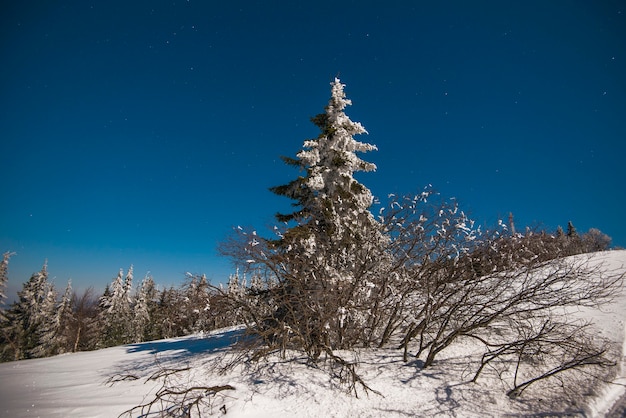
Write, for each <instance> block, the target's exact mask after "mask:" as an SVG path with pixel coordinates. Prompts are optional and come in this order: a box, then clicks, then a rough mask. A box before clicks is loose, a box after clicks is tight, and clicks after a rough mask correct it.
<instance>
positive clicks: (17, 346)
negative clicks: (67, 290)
mask: <svg viewBox="0 0 626 418" xmlns="http://www.w3.org/2000/svg"><path fill="white" fill-rule="evenodd" d="M17 295H18V300H17V301H16V302H15V303H14V304H13V305H12V306H11V309H9V310H8V311H7V313H6V315H7V321H5V325H4V326H3V337H4V339H5V344H4V347H3V359H6V360H8V359H13V360H20V359H25V358H34V357H41V356H44V355H47V354H48V353H49V352H50V351H51V350H52V348H51V342H50V341H49V340H48V337H49V335H50V329H51V328H53V325H52V322H53V320H54V313H55V311H54V309H55V300H56V292H55V291H54V288H53V287H52V285H51V284H50V283H48V265H47V262H46V263H44V265H43V267H42V268H41V270H40V271H39V272H37V273H34V274H33V275H32V276H31V278H30V279H29V280H28V282H26V283H25V284H24V285H23V287H22V290H21V291H19V292H18V293H17Z"/></svg>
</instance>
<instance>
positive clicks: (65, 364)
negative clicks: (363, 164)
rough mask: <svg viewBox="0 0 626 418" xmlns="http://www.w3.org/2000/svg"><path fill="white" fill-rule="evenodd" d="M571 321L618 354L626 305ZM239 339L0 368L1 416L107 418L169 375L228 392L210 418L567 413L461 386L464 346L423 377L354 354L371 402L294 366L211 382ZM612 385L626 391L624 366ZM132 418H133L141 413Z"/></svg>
mask: <svg viewBox="0 0 626 418" xmlns="http://www.w3.org/2000/svg"><path fill="white" fill-rule="evenodd" d="M594 260H596V261H598V262H602V263H604V265H605V267H606V268H607V269H612V270H620V271H625V270H626V251H612V252H606V253H600V254H597V255H595V256H594ZM579 314H580V315H583V316H585V317H590V318H593V319H594V320H595V321H596V323H597V326H598V329H599V332H601V333H602V334H603V335H605V336H608V337H610V338H611V339H612V340H614V341H616V342H617V343H619V344H621V345H622V353H623V354H626V345H624V338H625V333H624V321H625V319H626V295H622V296H621V297H620V298H618V299H617V300H616V301H615V302H614V303H612V304H611V305H609V306H604V307H602V309H600V310H593V311H592V310H587V311H584V312H580V313H579ZM240 334H241V331H240V330H238V329H224V330H219V331H215V332H213V333H211V334H208V335H194V336H189V337H184V338H177V339H169V340H161V341H153V342H147V343H142V344H132V345H126V346H120V347H113V348H108V349H104V350H98V351H93V352H84V353H75V354H67V355H61V356H57V357H52V358H46V359H37V360H24V361H19V362H13V363H4V364H0V416H6V417H116V416H118V415H120V414H121V413H123V412H124V411H126V410H128V409H130V408H132V407H133V406H136V405H139V404H142V403H145V402H147V401H150V400H151V399H153V396H154V394H155V393H156V391H158V390H159V388H160V387H161V383H162V379H154V380H151V379H150V377H151V376H154V374H155V373H157V372H159V371H162V370H166V369H172V368H178V369H186V370H183V371H181V372H179V373H177V374H176V375H172V376H170V377H169V379H170V381H171V382H174V383H178V384H180V385H181V386H185V387H191V386H194V385H197V386H224V385H231V386H232V387H233V388H234V389H232V390H223V391H220V392H218V394H217V395H215V396H212V397H208V398H207V399H212V403H213V405H212V406H213V408H212V412H213V414H214V415H215V416H221V415H223V414H224V412H226V414H227V416H230V417H272V418H276V417H295V416H297V417H299V418H305V417H407V416H416V417H432V416H439V417H447V416H450V417H453V416H454V417H515V416H517V417H521V416H529V415H533V416H562V415H564V413H565V412H566V411H567V410H568V409H567V406H564V405H563V404H562V403H561V404H550V403H548V402H547V401H543V400H542V399H541V396H540V394H539V395H538V394H537V393H533V392H532V391H530V389H529V392H530V393H529V396H528V397H522V398H521V399H519V400H511V399H509V398H508V397H507V396H506V395H505V392H506V389H507V387H506V386H505V384H503V383H502V382H500V381H499V380H498V379H496V378H495V377H494V376H491V377H490V376H489V375H488V374H485V377H481V378H480V379H479V380H478V382H477V383H467V381H468V380H470V378H471V376H472V375H473V371H475V369H474V368H473V367H471V365H470V363H469V362H468V357H469V356H471V355H472V350H473V348H475V346H473V345H472V343H471V342H460V343H458V344H456V345H454V346H453V347H451V348H450V349H449V350H447V351H444V353H443V354H444V355H442V356H441V358H440V360H439V361H438V362H437V363H436V364H435V365H434V366H433V367H431V368H428V369H424V370H421V369H420V368H419V362H413V363H411V362H409V363H403V362H402V357H401V356H402V353H401V352H400V351H398V350H392V349H381V350H363V351H362V352H360V353H359V360H360V363H361V365H360V368H359V372H360V373H361V374H362V376H363V377H364V378H365V381H366V382H367V383H368V384H369V385H370V386H371V387H372V389H374V390H376V391H378V392H380V395H378V394H375V393H369V394H365V393H363V392H359V397H358V398H356V397H355V396H353V395H351V394H348V393H345V392H344V391H342V390H341V389H340V388H338V387H337V386H336V385H335V383H334V382H333V381H331V379H330V378H329V375H328V373H326V372H324V371H322V370H319V369H316V368H312V367H308V366H307V365H306V364H304V363H303V362H299V361H298V360H297V359H295V361H292V362H284V361H280V360H278V359H277V360H276V361H275V362H270V363H263V364H261V365H258V366H256V367H254V368H247V369H244V368H241V367H240V368H237V369H234V370H228V371H226V372H225V373H223V374H220V373H217V371H218V370H217V369H218V368H219V366H220V365H223V364H225V363H226V362H227V361H228V360H229V358H230V356H231V355H232V353H231V352H230V351H229V347H230V346H231V344H232V343H233V342H234V341H235V340H236V339H237V337H238V336H239V335H240ZM622 360H623V357H622ZM112 381H116V382H114V383H111V382H112ZM616 383H621V384H626V364H624V362H623V361H622V364H621V365H620V369H619V371H618V378H617V379H616ZM624 392H625V389H624V386H622V385H615V384H611V385H606V386H605V387H603V388H602V389H601V390H599V391H595V393H594V395H593V396H591V395H590V396H589V397H588V398H586V399H583V400H582V401H581V402H582V403H584V405H585V406H584V407H583V408H582V409H581V407H580V405H578V406H575V407H574V406H572V407H571V409H570V411H576V410H578V411H581V410H582V411H584V415H587V416H599V417H601V416H606V415H607V413H608V411H609V410H610V409H611V407H612V406H613V404H614V403H615V402H616V401H617V400H618V399H619V398H620V397H622V396H624ZM155 410H156V409H153V411H155ZM579 415H580V414H579ZM133 416H140V411H135V413H134V414H133ZM150 416H158V415H157V414H154V415H150Z"/></svg>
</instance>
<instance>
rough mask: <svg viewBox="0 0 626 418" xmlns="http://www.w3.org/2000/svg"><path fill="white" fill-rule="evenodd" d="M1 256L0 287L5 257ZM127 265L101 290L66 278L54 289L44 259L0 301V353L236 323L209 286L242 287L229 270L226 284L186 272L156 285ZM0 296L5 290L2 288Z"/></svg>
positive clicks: (21, 354)
mask: <svg viewBox="0 0 626 418" xmlns="http://www.w3.org/2000/svg"><path fill="white" fill-rule="evenodd" d="M12 255H13V254H12V253H8V252H7V253H5V254H4V257H3V260H2V264H0V277H1V282H0V284H1V285H2V286H1V287H0V289H1V290H4V288H5V285H6V282H7V280H8V266H9V259H10V258H11V256H12ZM133 280H134V274H133V268H132V266H131V267H130V268H129V269H128V271H127V272H126V273H125V274H124V271H123V270H120V271H119V273H118V274H117V276H116V277H115V278H114V279H113V281H112V283H111V284H109V285H107V286H106V288H105V291H104V293H103V294H102V295H100V296H98V295H96V294H95V293H94V290H93V288H88V289H87V290H85V291H83V292H80V293H77V292H76V291H74V290H73V289H72V286H71V282H68V284H67V287H66V288H65V290H64V291H63V292H62V294H61V293H59V292H58V291H57V290H56V289H55V287H54V285H53V284H52V283H50V282H49V281H48V270H47V264H44V265H43V267H42V268H41V270H40V271H38V272H36V273H34V274H33V275H32V276H31V277H30V279H29V280H28V281H27V282H26V283H24V285H23V287H22V289H21V290H20V291H19V292H18V298H17V300H16V301H15V302H14V303H12V304H11V305H10V306H8V307H6V306H4V304H3V305H2V306H1V307H0V359H1V360H2V361H12V360H22V359H29V358H38V357H47V356H52V355H56V354H62V353H69V352H76V351H87V350H94V349H98V348H105V347H111V346H116V345H121V344H130V343H139V342H143V341H152V340H158V339H162V338H172V337H179V336H183V335H188V334H193V333H198V332H203V331H209V330H213V329H216V328H222V327H225V326H230V325H235V324H237V323H238V318H237V315H234V314H233V312H224V311H223V310H221V309H219V306H218V305H219V299H220V297H219V295H218V292H217V290H216V289H222V290H223V291H224V292H225V293H226V294H234V293H242V292H243V289H244V288H245V287H246V279H245V277H240V276H239V275H238V274H233V275H231V276H230V278H229V280H228V284H227V285H226V287H220V286H217V287H214V286H211V285H210V284H209V282H208V280H207V278H206V277H205V276H204V275H189V276H188V277H187V280H185V282H184V284H183V285H182V286H180V287H178V288H175V287H169V288H164V289H158V286H157V285H156V284H155V282H154V280H153V279H152V277H151V276H149V275H148V276H146V277H144V278H143V280H142V281H141V282H140V283H139V285H138V286H133ZM1 296H2V300H3V301H4V299H5V295H4V292H3V293H2V295H1Z"/></svg>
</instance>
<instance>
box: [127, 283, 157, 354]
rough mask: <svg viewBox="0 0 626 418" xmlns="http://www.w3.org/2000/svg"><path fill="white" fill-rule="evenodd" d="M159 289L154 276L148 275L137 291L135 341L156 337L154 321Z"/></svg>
mask: <svg viewBox="0 0 626 418" xmlns="http://www.w3.org/2000/svg"><path fill="white" fill-rule="evenodd" d="M156 297H157V290H156V286H155V284H154V280H153V279H152V276H150V275H146V276H145V277H144V279H143V281H142V282H141V287H140V288H139V290H138V291H137V296H136V298H135V300H136V303H135V306H134V307H133V316H134V317H133V337H132V340H133V342H135V343H138V342H142V341H148V340H150V339H153V338H154V337H156V335H155V330H154V328H155V327H154V324H153V322H152V319H153V316H154V310H155V309H156Z"/></svg>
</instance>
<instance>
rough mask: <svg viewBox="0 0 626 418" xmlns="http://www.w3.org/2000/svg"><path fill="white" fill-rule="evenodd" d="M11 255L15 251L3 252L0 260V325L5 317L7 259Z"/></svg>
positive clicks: (7, 276)
mask: <svg viewBox="0 0 626 418" xmlns="http://www.w3.org/2000/svg"><path fill="white" fill-rule="evenodd" d="M13 255H15V253H12V252H6V253H4V254H3V256H2V261H1V262H0V327H1V326H2V322H3V321H4V320H5V319H6V316H5V309H4V304H5V302H4V301H5V300H6V298H7V295H6V287H7V282H8V281H9V260H10V259H11V256H13Z"/></svg>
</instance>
